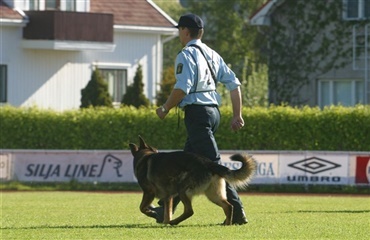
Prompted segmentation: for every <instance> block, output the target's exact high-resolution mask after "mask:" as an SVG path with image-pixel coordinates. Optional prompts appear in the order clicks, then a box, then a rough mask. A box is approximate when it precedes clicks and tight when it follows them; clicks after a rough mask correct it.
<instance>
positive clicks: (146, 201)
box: [140, 192, 157, 218]
mask: <svg viewBox="0 0 370 240" xmlns="http://www.w3.org/2000/svg"><path fill="white" fill-rule="evenodd" d="M154 198H155V195H154V194H153V193H148V192H144V194H143V198H142V200H141V203H140V211H141V212H142V213H144V214H145V215H147V216H148V217H152V218H156V217H157V213H156V212H154V211H153V210H151V209H150V208H149V206H150V204H151V203H152V202H153V200H154Z"/></svg>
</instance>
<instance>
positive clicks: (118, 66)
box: [93, 63, 131, 106]
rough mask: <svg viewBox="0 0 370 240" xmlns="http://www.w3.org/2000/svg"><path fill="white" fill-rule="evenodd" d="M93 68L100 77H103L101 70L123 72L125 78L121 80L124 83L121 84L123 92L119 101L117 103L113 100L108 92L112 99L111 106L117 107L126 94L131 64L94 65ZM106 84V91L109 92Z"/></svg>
mask: <svg viewBox="0 0 370 240" xmlns="http://www.w3.org/2000/svg"><path fill="white" fill-rule="evenodd" d="M93 66H94V68H97V69H98V70H99V71H100V73H101V74H102V75H103V72H102V70H103V71H104V70H112V71H125V76H124V78H125V79H123V81H124V83H123V85H124V90H123V91H124V92H122V93H121V96H120V99H118V100H119V101H117V98H116V99H115V97H114V96H113V95H112V93H111V92H109V94H110V95H111V97H112V102H113V105H115V106H119V105H120V104H121V101H122V97H123V95H124V94H126V92H127V87H128V83H129V80H128V78H129V74H130V72H129V69H130V68H131V64H126V63H122V64H120V63H94V64H93ZM103 77H104V76H103ZM104 80H105V81H107V80H106V79H105V78H104ZM107 83H108V91H109V89H110V86H109V82H107ZM113 91H115V90H113Z"/></svg>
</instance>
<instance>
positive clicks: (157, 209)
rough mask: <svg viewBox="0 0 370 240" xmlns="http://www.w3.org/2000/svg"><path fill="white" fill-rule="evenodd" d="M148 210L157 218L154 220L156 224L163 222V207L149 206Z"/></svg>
mask: <svg viewBox="0 0 370 240" xmlns="http://www.w3.org/2000/svg"><path fill="white" fill-rule="evenodd" d="M149 209H150V210H152V211H154V212H156V213H157V217H156V218H155V219H156V222H157V223H163V220H164V209H163V207H153V206H150V207H149Z"/></svg>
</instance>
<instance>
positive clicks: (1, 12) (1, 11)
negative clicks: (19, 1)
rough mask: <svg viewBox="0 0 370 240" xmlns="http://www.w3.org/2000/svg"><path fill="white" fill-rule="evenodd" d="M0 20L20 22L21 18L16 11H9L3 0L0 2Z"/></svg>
mask: <svg viewBox="0 0 370 240" xmlns="http://www.w3.org/2000/svg"><path fill="white" fill-rule="evenodd" d="M0 18H7V19H14V20H22V19H23V17H22V15H20V14H19V13H18V12H17V11H14V10H13V9H11V8H10V7H9V6H8V5H7V4H6V3H5V2H4V1H3V0H0Z"/></svg>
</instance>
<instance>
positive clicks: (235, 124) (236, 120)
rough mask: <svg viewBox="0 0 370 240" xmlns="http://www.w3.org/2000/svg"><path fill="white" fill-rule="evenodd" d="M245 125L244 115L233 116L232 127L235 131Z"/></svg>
mask: <svg viewBox="0 0 370 240" xmlns="http://www.w3.org/2000/svg"><path fill="white" fill-rule="evenodd" d="M242 127H244V119H243V118H242V117H239V116H238V117H233V119H232V120H231V129H232V130H233V131H235V132H237V131H239V130H240V129H241V128H242Z"/></svg>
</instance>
